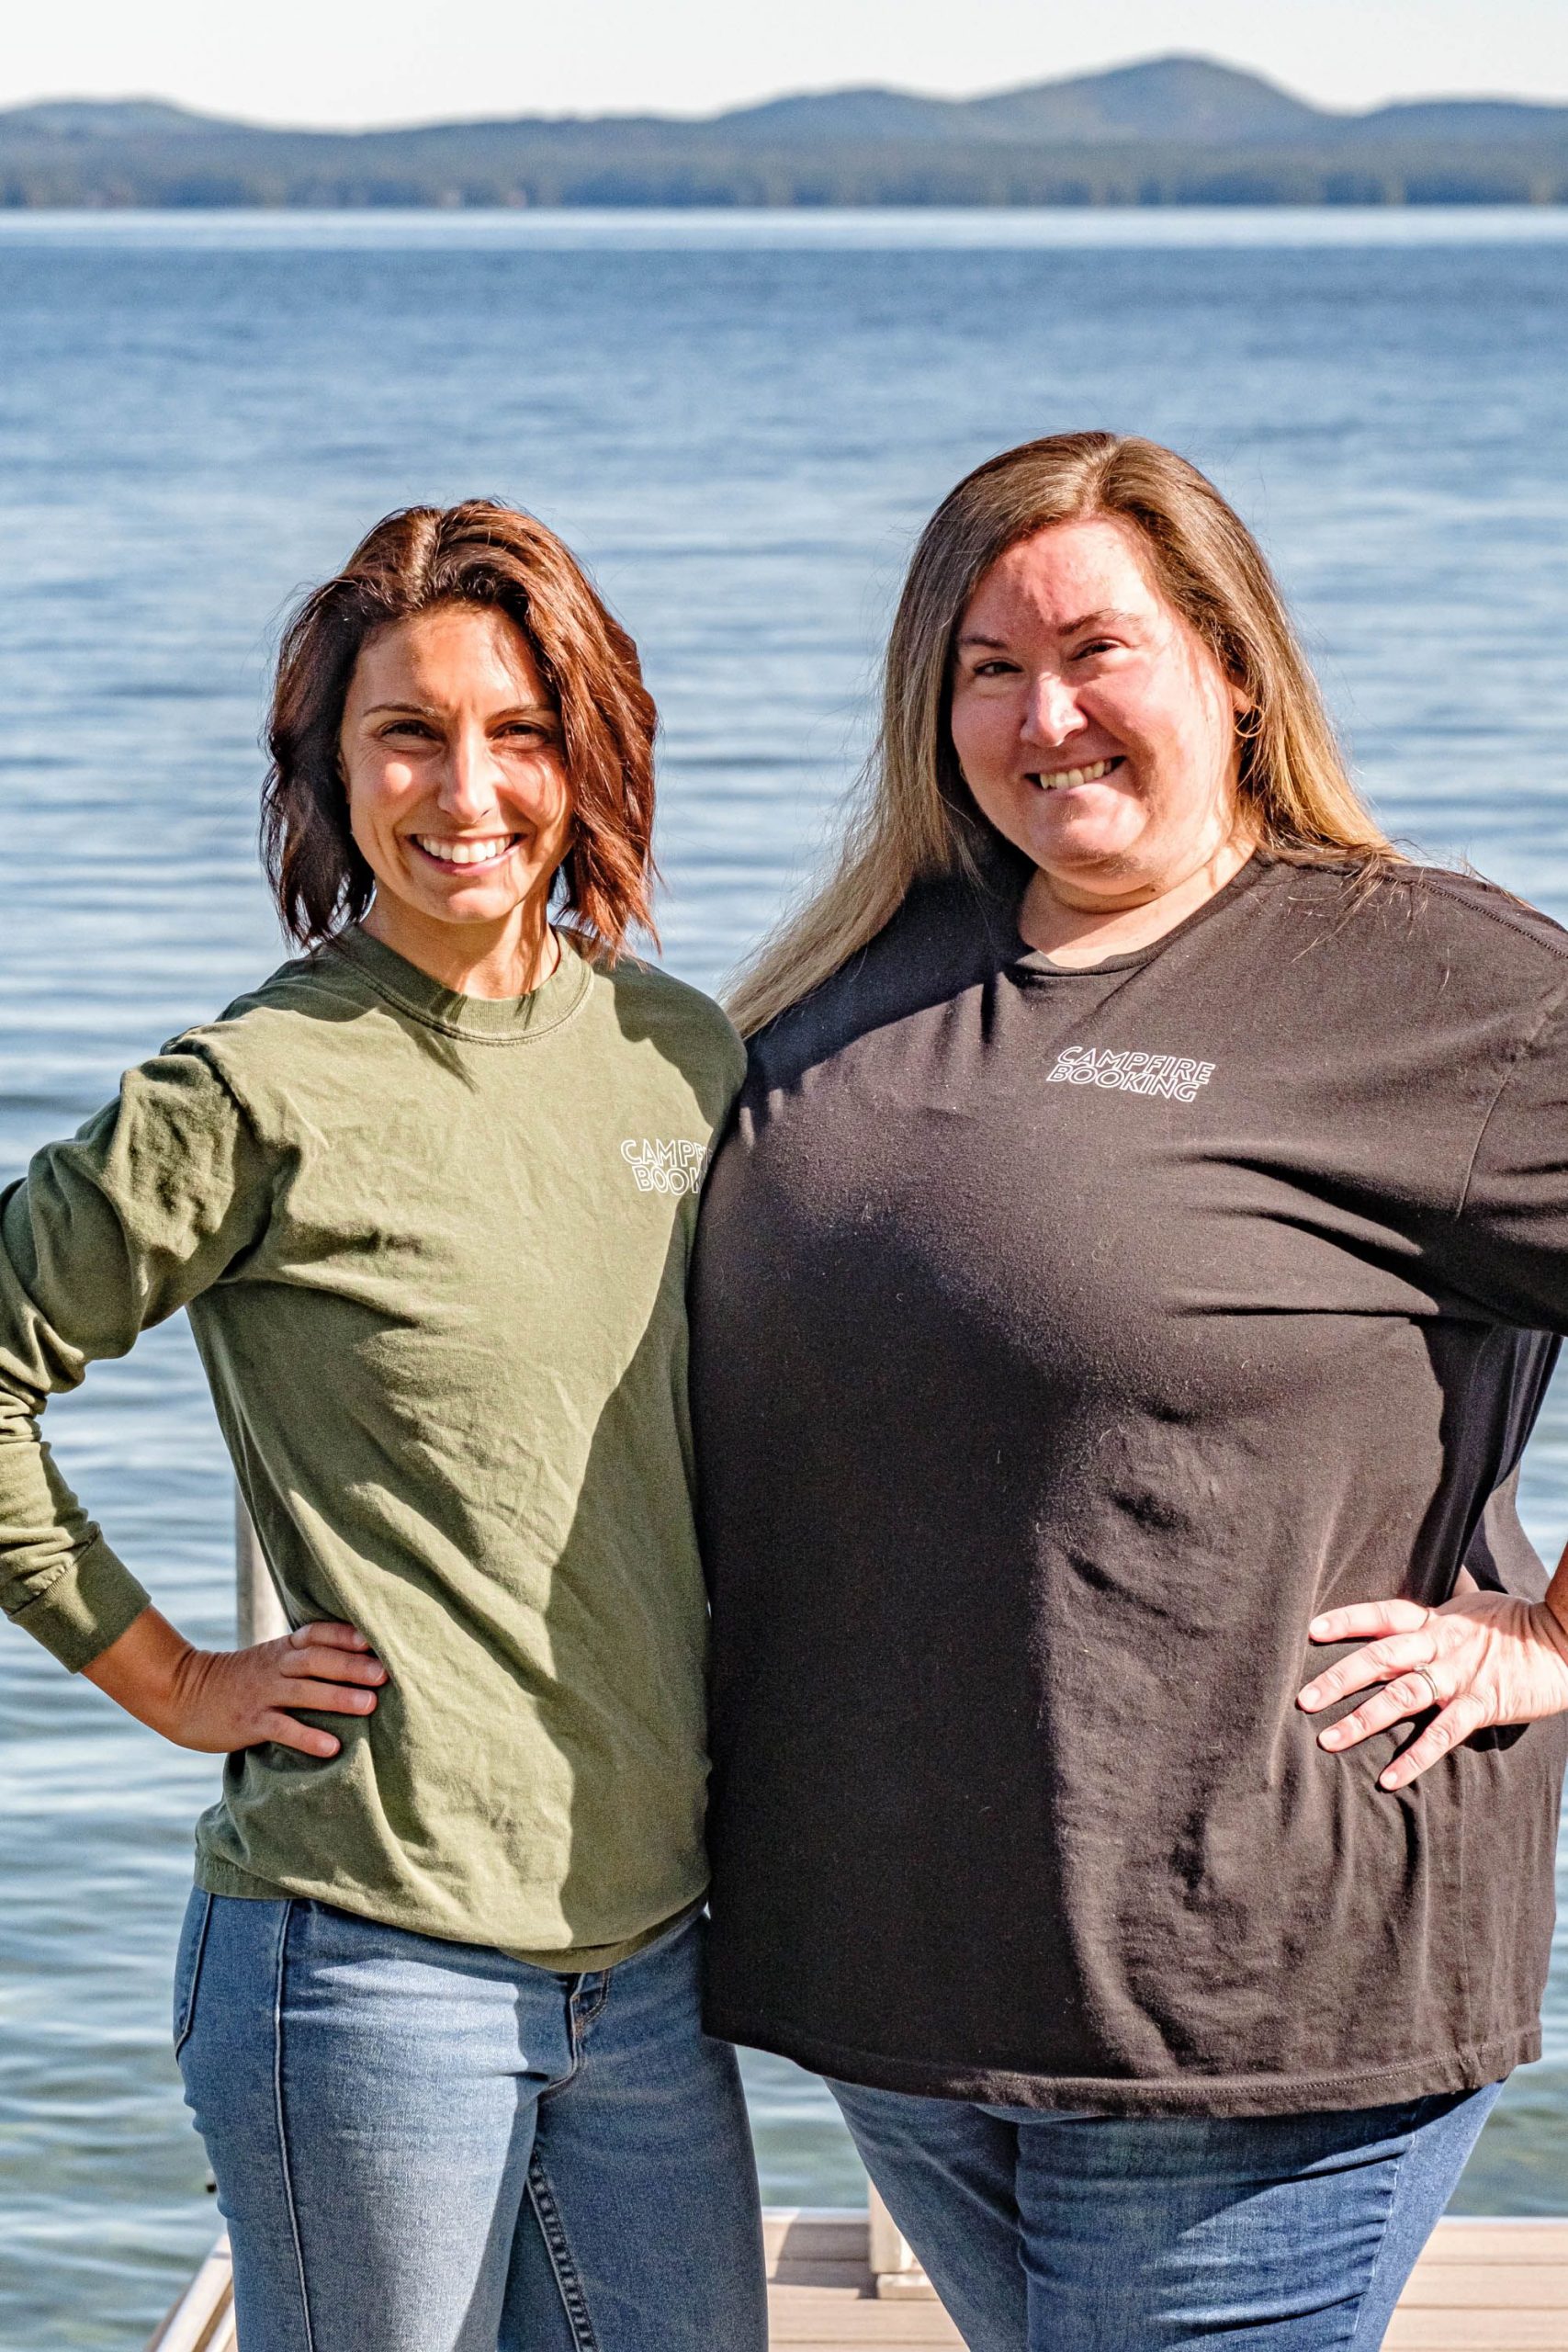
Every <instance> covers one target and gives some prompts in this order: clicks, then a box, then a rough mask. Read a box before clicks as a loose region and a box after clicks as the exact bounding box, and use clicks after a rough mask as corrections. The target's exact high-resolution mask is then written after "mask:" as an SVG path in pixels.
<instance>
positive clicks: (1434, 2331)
mask: <svg viewBox="0 0 1568 2352" xmlns="http://www.w3.org/2000/svg"><path fill="white" fill-rule="evenodd" d="M867 2228H868V2225H867V2221H866V2216H865V2215H864V2213H853V2212H847V2213H837V2212H834V2213H815V2212H800V2213H790V2212H772V2213H770V2214H769V2215H768V2222H767V2237H768V2276H769V2282H770V2283H769V2290H768V2299H769V2308H770V2311H771V2312H772V2316H773V2330H772V2338H773V2343H774V2344H775V2345H785V2344H808V2345H815V2346H817V2352H861V2347H863V2346H866V2347H869V2346H876V2347H877V2352H919V2347H921V2346H928V2345H933V2344H945V2345H949V2346H953V2345H957V2344H958V2343H959V2340H960V2339H959V2335H958V2331H957V2329H956V2328H955V2327H954V2326H953V2323H952V2321H951V2320H950V2319H949V2318H948V2316H947V2314H946V2312H944V2311H943V2310H942V2306H941V2304H940V2303H939V2302H938V2301H937V2300H936V2298H935V2296H934V2295H933V2294H932V2293H931V2289H930V2288H929V2287H928V2286H926V2284H925V2282H924V2280H923V2279H921V2278H919V2277H918V2275H917V2276H914V2277H910V2276H909V2275H908V2274H906V2275H905V2276H903V2277H895V2278H890V2279H887V2280H886V2281H885V2282H884V2284H885V2291H884V2292H883V2293H881V2294H879V2293H878V2291H877V2282H876V2280H875V2278H874V2277H873V2275H872V2272H871V2269H870V2266H869V2245H868V2236H867ZM1543 2346H1545V2347H1551V2352H1568V2221H1562V2222H1478V2221H1463V2220H1456V2221H1449V2222H1440V2223H1439V2224H1438V2233H1437V2235H1436V2237H1435V2238H1434V2239H1433V2241H1432V2244H1431V2245H1430V2246H1429V2247H1428V2248H1427V2253H1426V2254H1425V2256H1423V2257H1422V2260H1421V2262H1420V2265H1419V2267H1417V2269H1416V2275H1415V2277H1414V2278H1412V2279H1411V2282H1410V2284H1409V2286H1408V2288H1407V2289H1406V2290H1405V2293H1404V2301H1402V2302H1401V2304H1400V2306H1399V2310H1398V2311H1397V2312H1396V2313H1395V2315H1394V2321H1393V2326H1392V2327H1391V2328H1390V2330H1389V2333H1388V2335H1387V2338H1386V2339H1385V2346H1384V2352H1542V2347H1543ZM147 2352H238V2347H237V2346H236V2345H235V2340H234V2320H233V2311H232V2307H231V2293H230V2273H229V2249H228V2245H227V2242H226V2241H225V2240H224V2239H221V2238H220V2240H219V2242H218V2244H217V2245H216V2246H215V2247H214V2248H213V2250H212V2252H211V2254H210V2255H209V2256H208V2259H207V2261H206V2263H205V2264H204V2265H203V2266H202V2268H201V2270H200V2271H199V2273H198V2274H197V2278H195V2279H194V2280H193V2281H192V2282H191V2285H190V2287H189V2289H188V2290H186V2294H185V2295H184V2296H183V2297H182V2298H181V2300H180V2301H179V2302H178V2303H177V2304H176V2305H175V2309H174V2310H173V2311H172V2312H170V2314H169V2316H168V2318H167V2319H166V2320H165V2321H164V2325H163V2326H162V2327H161V2328H160V2329H159V2330H158V2332H157V2334H156V2335H154V2336H153V2338H152V2343H151V2344H150V2345H149V2346H148V2348H147ZM1129 2352H1131V2347H1129Z"/></svg>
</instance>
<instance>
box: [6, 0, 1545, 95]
mask: <svg viewBox="0 0 1568 2352" xmlns="http://www.w3.org/2000/svg"><path fill="white" fill-rule="evenodd" d="M7 14H8V17H9V21H8V23H7V25H6V40H5V44H4V50H3V51H0V104H17V103H18V102H20V101H22V100H24V99H28V98H34V97H43V96H66V95H73V96H130V95H137V96H143V95H145V96H160V97H170V98H177V99H179V100H181V101H183V102H184V103H185V104H186V105H189V106H194V107H204V108H209V109H211V110H212V111H215V112H220V113H226V114H242V115H247V116H250V117H251V118H252V119H265V120H270V121H274V122H301V123H303V122H311V123H338V124H344V125H351V124H362V123H371V122H398V121H411V120H420V119H431V118H433V117H436V116H443V115H507V114H523V113H557V112H584V113H597V112H600V111H604V112H612V111H614V112H625V111H628V110H635V109H639V108H647V109H649V110H655V111H659V112H671V113H693V114H697V113H703V112H706V111H711V110H715V109H717V108H719V107H725V106H730V105H736V104H740V103H744V102H745V101H746V100H748V99H752V98H759V97H769V96H774V95H776V94H777V93H779V92H781V91H784V90H798V89H822V88H829V87H833V86H835V85H841V84H843V83H852V82H890V83H894V84H896V85H901V86H903V87H905V88H909V89H920V90H931V91H941V92H946V93H949V94H953V95H958V94H968V93H973V92H976V91H981V90H994V89H1002V88H1006V87H1008V86H1010V85H1017V84H1019V83H1022V82H1034V81H1043V80H1046V79H1049V78H1052V77H1054V76H1055V75H1057V74H1073V73H1080V72H1085V71H1089V70H1091V69H1093V68H1094V67H1097V66H1102V65H1108V64H1117V63H1121V62H1124V61H1126V60H1129V59H1132V58H1137V57H1147V56H1151V55H1155V54H1158V53H1161V52H1164V51H1170V50H1175V49H1180V50H1188V51H1202V52H1204V53H1206V54H1208V55H1210V56H1214V57H1220V58H1224V59H1225V60H1227V61H1229V62H1232V63H1235V64H1238V65H1247V66H1251V67H1253V68H1254V69H1256V70H1258V71H1259V72H1262V73H1266V74H1272V75H1273V76H1275V78H1276V79H1278V80H1280V81H1281V82H1284V83H1286V84H1288V85H1290V86H1291V87H1292V88H1293V89H1295V90H1298V91H1299V92H1301V93H1302V95H1303V96H1308V97H1314V98H1317V99H1319V100H1322V101H1325V102H1326V103H1328V104H1331V105H1338V106H1368V105H1372V104H1374V103H1376V102H1377V101H1378V100H1379V99H1382V98H1386V97H1404V96H1430V95H1434V94H1439V93H1441V94H1451V93H1456V92H1468V91H1497V92H1506V93H1508V94H1510V95H1513V96H1533V97H1551V98H1559V99H1568V0H1177V4H1176V5H1175V6H1172V5H1171V0H1096V5H1095V6H1093V7H1090V8H1084V7H1082V6H1065V5H1063V0H783V5H781V0H546V5H540V0H439V5H437V0H229V5H228V6H221V7H220V6H214V5H213V0H129V4H128V0H74V5H73V6H69V7H63V6H40V5H38V0H32V5H26V4H25V0H17V5H16V6H13V7H12V8H11V9H10V10H9V11H8V12H7Z"/></svg>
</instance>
